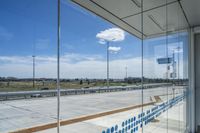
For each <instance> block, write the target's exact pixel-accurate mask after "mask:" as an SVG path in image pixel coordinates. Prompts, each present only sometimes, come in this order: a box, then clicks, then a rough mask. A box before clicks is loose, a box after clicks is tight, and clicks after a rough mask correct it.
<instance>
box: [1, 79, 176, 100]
mask: <svg viewBox="0 0 200 133" xmlns="http://www.w3.org/2000/svg"><path fill="white" fill-rule="evenodd" d="M171 85H172V84H170V83H159V84H144V85H143V89H148V88H156V87H164V86H171ZM138 89H142V86H141V85H138V86H136V85H134V86H110V87H109V88H107V87H92V88H82V89H61V90H60V95H61V96H64V95H81V94H91V93H105V92H117V91H130V90H138ZM52 96H57V90H38V91H18V92H0V100H16V99H27V98H34V97H52Z"/></svg>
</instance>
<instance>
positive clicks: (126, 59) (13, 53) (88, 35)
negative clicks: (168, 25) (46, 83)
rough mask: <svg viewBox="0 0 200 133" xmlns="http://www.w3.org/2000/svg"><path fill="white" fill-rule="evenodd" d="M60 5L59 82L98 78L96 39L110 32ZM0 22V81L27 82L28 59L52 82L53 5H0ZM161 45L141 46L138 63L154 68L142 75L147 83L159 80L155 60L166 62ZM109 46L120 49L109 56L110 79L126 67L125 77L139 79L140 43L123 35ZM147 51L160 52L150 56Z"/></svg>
mask: <svg viewBox="0 0 200 133" xmlns="http://www.w3.org/2000/svg"><path fill="white" fill-rule="evenodd" d="M61 2H62V3H61V63H62V64H61V65H62V66H61V67H62V68H61V69H62V70H61V71H63V75H62V76H63V77H66V78H76V77H83V78H85V77H91V78H94V77H96V78H104V77H105V76H106V71H105V70H106V64H105V60H106V45H105V44H100V43H99V39H98V38H97V37H96V35H97V34H98V33H100V32H101V31H104V30H107V29H111V28H116V26H114V25H112V24H111V23H109V22H107V21H105V20H103V19H101V18H100V17H98V16H96V15H94V14H92V13H90V12H88V11H86V10H84V9H82V8H81V7H79V6H77V5H75V4H73V3H71V2H69V1H68V0H61ZM0 16H1V21H0V45H1V47H0V64H1V66H0V71H1V73H0V76H16V77H31V74H32V66H31V63H32V58H31V56H32V55H33V54H34V55H36V68H37V70H38V71H37V73H36V75H37V76H38V77H56V67H55V66H56V44H57V37H56V36H57V0H1V1H0ZM174 38H175V39H174ZM176 39H177V37H176V36H174V37H173V36H172V37H171V39H170V40H169V42H170V43H171V46H172V47H175V46H176V45H177V44H176V43H174V42H177V40H176ZM165 43H166V42H165V39H164V38H162V37H161V38H156V39H149V40H146V41H145V43H144V50H145V51H144V57H146V58H147V59H146V60H144V61H145V63H146V64H147V66H148V65H152V64H154V65H153V67H152V69H154V71H152V70H149V69H147V70H146V71H147V73H150V76H151V77H152V76H153V77H163V72H162V74H160V71H164V70H165V68H161V67H159V66H155V63H156V62H155V61H156V58H155V57H164V56H166V53H165V49H164V47H165V46H166V44H165ZM173 45H174V46H173ZM110 46H112V47H120V51H119V52H117V53H111V54H110V58H111V69H112V70H111V77H113V78H116V77H118V78H123V77H124V71H125V67H126V66H128V70H129V74H130V75H129V76H133V77H134V76H135V77H139V76H141V40H140V39H138V38H136V37H134V36H132V35H130V34H128V33H127V32H125V38H124V39H123V40H122V41H118V42H110ZM150 46H151V47H152V46H154V47H156V49H158V48H159V49H160V50H159V51H158V52H154V51H152V50H151V48H150ZM49 67H51V69H49ZM65 68H67V69H68V70H69V71H66V70H65ZM73 68H74V69H73ZM97 69H98V70H97ZM156 69H157V70H158V69H159V71H157V70H156ZM77 70H79V71H78V72H77ZM91 70H93V71H91ZM88 71H89V72H90V73H89V72H88ZM152 73H154V74H153V75H152Z"/></svg>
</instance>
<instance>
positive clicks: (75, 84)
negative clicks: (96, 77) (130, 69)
mask: <svg viewBox="0 0 200 133" xmlns="http://www.w3.org/2000/svg"><path fill="white" fill-rule="evenodd" d="M106 85H107V84H106V82H103V81H97V82H91V83H89V84H88V83H87V82H82V84H80V81H70V82H60V86H61V88H62V89H80V88H89V87H97V86H99V87H103V86H106ZM126 85H128V84H127V83H121V82H110V86H126ZM129 85H130V84H129ZM42 88H49V89H55V88H56V82H55V81H48V82H42V81H35V87H33V82H32V81H10V82H3V81H1V82H0V92H11V91H31V90H41V89H42Z"/></svg>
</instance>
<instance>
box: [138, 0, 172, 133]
mask: <svg viewBox="0 0 200 133" xmlns="http://www.w3.org/2000/svg"><path fill="white" fill-rule="evenodd" d="M149 2H150V1H148V2H147V1H143V6H144V7H147V6H149ZM160 2H161V0H160ZM162 2H163V3H164V4H166V3H167V1H165V0H164V1H162ZM157 3H159V0H158V1H157ZM166 11H167V8H166V6H161V7H159V6H158V7H156V8H154V9H152V10H148V11H145V12H143V15H142V16H143V23H142V26H143V33H144V37H143V39H144V40H143V84H144V88H143V104H146V103H148V102H152V104H151V105H149V106H147V107H143V114H144V115H143V117H142V120H143V122H142V123H141V126H142V127H143V132H144V133H147V132H148V133H155V132H163V133H165V132H167V131H168V124H167V121H168V112H167V103H168V100H169V97H168V93H169V92H168V91H169V88H170V87H171V85H169V84H168V53H167V47H168V46H167V37H166V25H167V19H168V18H167V16H166ZM146 84H154V85H157V86H156V87H153V88H149V89H146V88H145V85H146Z"/></svg>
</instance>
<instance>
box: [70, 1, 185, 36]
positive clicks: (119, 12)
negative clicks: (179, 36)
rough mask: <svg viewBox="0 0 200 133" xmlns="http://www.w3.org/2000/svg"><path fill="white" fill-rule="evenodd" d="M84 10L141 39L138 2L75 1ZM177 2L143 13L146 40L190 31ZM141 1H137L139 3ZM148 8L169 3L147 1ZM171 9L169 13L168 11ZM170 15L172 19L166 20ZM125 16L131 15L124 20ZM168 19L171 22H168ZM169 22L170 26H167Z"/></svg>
mask: <svg viewBox="0 0 200 133" xmlns="http://www.w3.org/2000/svg"><path fill="white" fill-rule="evenodd" d="M72 1H74V2H75V3H77V4H79V5H81V6H82V7H84V8H86V9H88V10H90V11H92V12H94V13H95V14H97V15H98V16H100V17H102V18H104V19H106V20H107V21H109V22H111V23H113V24H115V25H117V26H118V27H120V28H122V29H124V30H125V31H127V32H129V33H131V34H133V35H135V36H137V37H139V38H141V33H142V32H141V25H142V24H141V13H139V11H140V8H139V7H138V6H137V5H136V4H135V3H134V2H133V1H134V0H72ZM174 1H176V0H168V2H172V3H170V4H168V6H167V8H166V6H160V7H157V8H154V9H152V10H146V11H144V12H143V32H144V35H145V38H146V37H153V36H154V35H156V36H157V35H159V34H160V35H162V34H166V28H168V31H171V32H174V31H176V30H178V29H181V30H183V29H184V28H187V27H188V25H187V21H186V19H185V17H184V14H183V12H182V9H181V7H180V5H179V3H178V2H174ZM138 2H141V1H140V0H137V2H136V3H138ZM144 2H145V4H147V5H146V6H145V8H146V9H148V8H153V7H155V6H159V5H162V4H164V2H166V0H144ZM166 9H167V12H166ZM166 15H167V16H168V17H166ZM124 16H127V17H125V18H123V17H124ZM166 18H167V20H166ZM166 22H167V23H168V25H166Z"/></svg>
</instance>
